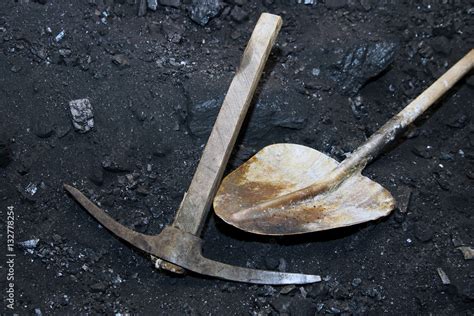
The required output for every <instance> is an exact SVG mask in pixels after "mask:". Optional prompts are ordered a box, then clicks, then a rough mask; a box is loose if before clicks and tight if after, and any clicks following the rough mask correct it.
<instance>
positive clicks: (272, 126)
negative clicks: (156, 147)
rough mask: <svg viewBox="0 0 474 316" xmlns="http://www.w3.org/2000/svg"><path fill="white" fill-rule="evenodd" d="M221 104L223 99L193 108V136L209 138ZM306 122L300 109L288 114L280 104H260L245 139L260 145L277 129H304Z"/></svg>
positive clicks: (251, 116)
mask: <svg viewBox="0 0 474 316" xmlns="http://www.w3.org/2000/svg"><path fill="white" fill-rule="evenodd" d="M221 104H222V98H220V99H212V100H208V101H205V102H202V103H200V104H197V105H195V106H194V107H193V108H192V110H191V114H192V116H191V121H190V123H189V128H190V130H191V133H192V134H193V135H195V136H197V137H200V138H206V137H208V136H209V134H210V132H211V129H212V126H213V124H214V121H215V120H216V117H217V113H218V112H219V108H220V106H221ZM306 121H307V120H306V118H305V115H304V114H303V112H302V110H300V109H298V110H295V111H292V112H288V111H286V110H285V109H284V107H283V106H282V105H280V104H279V103H261V102H259V103H257V104H256V106H255V108H253V109H252V110H251V113H249V121H248V127H247V128H245V132H244V139H245V141H248V142H249V143H258V142H261V141H262V138H263V137H264V136H265V135H268V134H271V133H272V132H275V131H276V130H277V129H281V128H284V129H290V130H300V129H303V128H304V127H305V126H306Z"/></svg>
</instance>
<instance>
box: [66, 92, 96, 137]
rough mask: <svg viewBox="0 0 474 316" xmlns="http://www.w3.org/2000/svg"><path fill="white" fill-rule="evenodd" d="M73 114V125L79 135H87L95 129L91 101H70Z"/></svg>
mask: <svg viewBox="0 0 474 316" xmlns="http://www.w3.org/2000/svg"><path fill="white" fill-rule="evenodd" d="M69 107H70V109H71V114H72V125H73V126H74V128H75V129H76V131H78V132H79V133H86V132H88V131H90V130H91V129H92V128H93V127H94V115H93V114H92V105H91V103H90V101H89V99H78V100H72V101H69Z"/></svg>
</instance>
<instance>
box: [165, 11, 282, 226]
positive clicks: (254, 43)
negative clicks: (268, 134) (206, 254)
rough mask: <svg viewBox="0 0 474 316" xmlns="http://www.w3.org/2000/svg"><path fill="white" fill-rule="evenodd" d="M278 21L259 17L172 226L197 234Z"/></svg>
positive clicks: (273, 18)
mask: <svg viewBox="0 0 474 316" xmlns="http://www.w3.org/2000/svg"><path fill="white" fill-rule="evenodd" d="M281 24H282V20H281V18H280V17H279V16H277V15H273V14H268V13H263V14H262V15H261V16H260V18H259V20H258V22H257V25H256V26H255V29H254V30H253V33H252V36H251V37H250V40H249V42H248V44H247V47H246V49H245V51H244V54H243V56H242V59H241V62H240V66H239V69H238V70H237V73H236V74H235V76H234V78H233V80H232V83H231V84H230V87H229V90H228V91H227V94H226V97H225V99H224V102H223V104H222V107H221V110H220V112H219V115H218V116H217V120H216V123H215V124H214V127H213V129H212V132H211V136H210V137H209V140H208V142H207V145H206V148H204V152H203V155H202V157H201V160H200V162H199V164H198V167H197V169H196V173H195V174H194V177H193V180H192V182H191V185H190V187H189V190H188V192H187V194H186V195H185V197H184V199H183V202H182V203H181V206H180V208H179V210H178V213H177V214H176V218H175V220H174V223H173V226H175V227H177V228H179V229H181V230H183V231H186V232H188V233H191V234H194V235H198V234H199V233H200V231H201V229H202V226H203V224H204V222H205V220H206V216H207V213H208V212H209V208H210V205H211V202H212V199H213V198H214V195H215V193H216V190H217V187H218V185H219V183H220V181H221V178H222V175H223V173H224V169H225V166H226V164H227V161H228V159H229V156H230V153H231V152H232V148H233V146H234V143H235V140H236V138H237V135H238V133H239V130H240V127H241V126H242V122H243V120H244V117H245V115H246V113H247V109H248V107H249V105H250V101H251V100H252V96H253V94H254V92H255V89H256V87H257V83H258V81H259V79H260V76H261V74H262V71H263V68H264V65H265V62H266V61H267V59H268V55H269V54H270V51H271V48H272V46H273V44H274V42H275V39H276V37H277V35H278V32H279V30H280V27H281Z"/></svg>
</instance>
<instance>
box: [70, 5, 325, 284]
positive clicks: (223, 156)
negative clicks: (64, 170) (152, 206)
mask: <svg viewBox="0 0 474 316" xmlns="http://www.w3.org/2000/svg"><path fill="white" fill-rule="evenodd" d="M281 23H282V22H281V18H280V17H279V16H276V15H272V14H267V13H264V14H262V15H261V17H260V19H259V20H258V23H257V25H256V27H255V29H254V31H253V33H252V36H251V38H250V41H249V43H248V45H247V48H246V49H245V51H244V55H243V57H242V60H241V64H240V67H239V69H238V71H237V73H236V74H235V76H234V79H233V80H232V83H231V84H230V87H229V90H228V92H227V95H226V97H225V99H224V102H223V104H222V107H221V110H220V112H219V115H218V116H217V120H216V123H215V124H214V127H213V129H212V132H211V136H210V137H209V140H208V142H207V145H206V148H205V149H204V153H203V155H202V157H201V161H200V162H199V165H198V167H197V170H196V173H195V174H194V177H193V180H192V182H191V185H190V187H189V190H188V192H187V194H186V195H185V196H184V199H183V202H182V203H181V206H180V208H179V209H178V212H177V214H176V218H175V220H174V222H173V224H172V225H171V226H168V227H165V228H164V229H163V231H162V232H161V233H160V234H159V235H155V236H150V235H144V234H140V233H137V232H135V231H133V230H131V229H128V228H127V227H125V226H123V225H121V224H119V223H118V222H117V221H115V220H114V219H113V218H112V217H110V216H109V215H107V214H106V213H105V212H104V211H103V210H101V209H100V208H98V207H97V206H96V205H95V204H93V203H92V202H91V201H90V200H88V199H87V198H86V197H85V196H84V195H83V194H82V193H81V192H79V191H78V190H77V189H75V188H73V187H71V186H69V185H66V184H65V185H64V187H65V189H66V190H67V191H68V192H69V193H70V194H71V195H72V196H73V197H74V198H75V199H76V200H77V201H78V202H79V203H80V204H81V205H82V206H83V207H84V208H85V209H86V210H87V211H88V212H89V213H90V214H91V215H92V216H94V217H95V218H96V219H97V220H98V221H99V222H100V223H101V224H102V225H103V226H105V227H106V228H108V229H109V230H110V231H111V232H113V233H114V234H116V235H117V236H119V237H120V238H122V239H124V240H126V241H127V242H129V243H130V244H132V245H133V246H135V247H137V248H139V249H141V250H143V251H145V252H147V253H149V254H151V255H153V256H155V257H157V258H159V259H160V260H164V261H167V262H168V263H170V264H169V265H168V266H169V267H170V268H169V269H170V270H176V271H179V267H182V268H185V269H187V270H191V271H194V272H196V273H200V274H204V275H209V276H214V277H218V278H222V279H227V280H233V281H239V282H248V283H257V284H304V283H312V282H318V281H320V280H321V278H320V277H319V276H317V275H305V274H298V273H280V272H272V271H262V270H254V269H247V268H242V267H236V266H232V265H229V264H224V263H221V262H217V261H214V260H210V259H207V258H205V257H203V256H202V254H201V243H202V240H201V238H199V235H200V233H201V230H202V227H203V225H204V222H205V221H206V218H207V215H208V213H209V208H210V205H211V202H212V199H213V198H214V195H215V192H216V190H217V187H218V185H219V182H220V180H221V178H222V174H223V172H224V169H225V166H226V164H227V160H228V159H229V155H230V153H231V151H232V147H233V145H234V143H235V140H236V137H237V134H238V132H239V130H240V127H241V125H242V121H243V119H244V117H245V114H246V112H247V109H248V107H249V104H250V101H251V99H252V95H253V94H254V91H255V88H256V86H257V83H258V81H259V79H260V76H261V73H262V70H263V67H264V65H265V62H266V60H267V58H268V55H269V54H270V50H271V47H272V46H273V43H274V42H275V39H276V36H277V34H278V32H279V30H280V27H281ZM174 265H177V266H179V267H175V268H173V267H174ZM162 266H166V265H162Z"/></svg>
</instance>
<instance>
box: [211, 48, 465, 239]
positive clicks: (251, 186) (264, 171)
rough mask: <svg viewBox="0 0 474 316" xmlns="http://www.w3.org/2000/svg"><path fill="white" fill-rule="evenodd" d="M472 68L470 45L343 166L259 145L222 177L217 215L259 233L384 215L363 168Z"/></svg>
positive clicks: (313, 153) (309, 153) (390, 203)
mask: <svg viewBox="0 0 474 316" xmlns="http://www.w3.org/2000/svg"><path fill="white" fill-rule="evenodd" d="M473 66H474V50H471V51H470V52H469V53H468V54H467V55H466V56H464V57H463V58H462V59H461V60H460V61H459V62H457V63H456V64H455V65H454V66H453V67H452V68H450V69H449V70H448V71H447V72H446V73H445V74H444V75H443V76H441V77H440V78H439V79H438V80H436V81H435V82H434V83H433V84H432V85H431V86H430V87H429V88H428V89H426V90H425V91H424V92H423V93H422V94H421V95H420V96H418V97H417V98H416V99H415V100H413V102H411V103H410V104H409V105H408V106H406V107H405V108H404V109H403V110H402V111H401V112H400V113H398V114H397V115H395V116H394V117H393V118H391V119H390V120H389V121H388V122H387V123H386V124H385V125H383V126H382V127H381V128H380V129H379V130H378V131H377V132H376V133H375V134H373V135H372V136H371V137H370V138H369V139H368V140H367V141H366V142H365V144H363V145H362V146H360V147H359V148H358V149H357V150H356V151H354V152H353V153H352V154H351V155H350V156H349V157H348V158H347V159H345V160H344V161H342V162H341V163H339V162H338V161H336V160H334V159H332V158H330V157H328V156H327V155H325V154H323V153H321V152H319V151H317V150H315V149H312V148H309V147H305V146H302V145H296V144H274V145H270V146H267V147H265V148H263V149H262V150H261V151H259V152H258V153H257V154H256V155H255V156H253V157H252V158H250V159H249V160H248V161H247V162H245V163H244V164H243V165H241V166H240V167H239V168H237V169H236V170H235V171H233V172H232V173H230V174H229V175H228V176H227V177H225V178H224V180H223V181H222V184H221V186H220V188H219V190H218V192H217V194H216V197H215V199H214V210H215V212H216V214H217V215H218V216H219V217H220V218H222V219H223V220H224V221H225V222H227V223H229V224H231V225H233V226H235V227H237V228H240V229H242V230H245V231H248V232H252V233H256V234H262V235H292V234H302V233H309V232H315V231H322V230H328V229H333V228H338V227H344V226H350V225H355V224H359V223H363V222H367V221H371V220H375V219H378V218H381V217H383V216H386V215H387V214H389V213H390V212H391V211H392V210H393V209H394V208H395V199H394V198H393V197H392V195H391V194H390V192H389V191H387V190H386V189H385V188H384V187H382V186H381V185H380V184H378V183H376V182H375V181H372V180H370V179H369V178H367V177H365V176H363V175H362V174H361V172H362V170H363V169H364V168H365V166H366V165H367V163H369V162H370V161H371V160H372V159H374V158H375V157H376V156H377V154H379V153H380V151H381V150H382V149H383V147H384V146H385V145H386V144H388V143H390V142H392V141H393V140H394V139H395V138H396V137H397V136H398V135H399V134H400V132H401V131H403V130H404V129H405V128H406V127H407V126H408V125H409V124H411V123H412V122H413V121H415V119H416V118H418V117H419V116H420V115H421V114H422V113H423V112H425V111H426V110H427V109H428V108H429V107H430V106H431V105H432V104H433V103H434V102H436V101H437V100H438V99H439V98H440V97H441V96H442V95H443V94H444V93H445V92H446V91H448V90H449V89H450V88H451V87H452V86H453V85H454V84H455V83H456V82H457V81H458V80H459V79H461V78H462V77H463V76H464V75H465V74H466V73H468V72H469V71H470V70H471V69H472V68H473Z"/></svg>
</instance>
